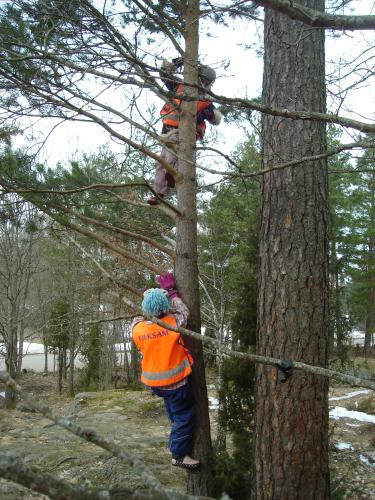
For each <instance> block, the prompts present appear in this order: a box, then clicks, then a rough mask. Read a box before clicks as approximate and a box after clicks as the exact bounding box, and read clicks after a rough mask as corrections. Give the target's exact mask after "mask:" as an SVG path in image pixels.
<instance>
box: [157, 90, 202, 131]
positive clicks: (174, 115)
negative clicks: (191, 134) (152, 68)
mask: <svg viewBox="0 0 375 500" xmlns="http://www.w3.org/2000/svg"><path fill="white" fill-rule="evenodd" d="M183 91H184V86H183V85H182V83H180V84H179V86H178V87H177V91H176V94H182V93H183ZM173 102H174V103H175V105H176V107H173V106H171V105H170V104H169V103H168V102H166V103H165V104H164V106H163V107H162V109H161V111H160V115H161V116H162V117H163V123H164V125H170V126H172V127H176V128H178V126H179V124H180V106H181V99H176V98H175V99H173ZM210 104H211V101H197V113H199V112H200V111H203V110H204V109H206V108H208V106H209V105H210ZM205 131H206V124H205V122H204V121H202V122H201V123H197V135H198V138H199V139H203V137H204V133H205Z"/></svg>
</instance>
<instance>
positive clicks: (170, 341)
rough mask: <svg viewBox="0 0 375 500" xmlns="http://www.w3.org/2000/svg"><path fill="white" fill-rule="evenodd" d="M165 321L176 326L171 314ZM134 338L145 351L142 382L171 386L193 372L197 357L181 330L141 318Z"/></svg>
mask: <svg viewBox="0 0 375 500" xmlns="http://www.w3.org/2000/svg"><path fill="white" fill-rule="evenodd" d="M161 321H164V322H165V323H168V324H169V325H172V326H174V327H175V326H176V320H175V318H174V317H173V316H171V315H168V316H164V317H163V318H161ZM132 338H133V340H134V342H135V344H136V346H137V347H138V349H139V350H140V351H141V352H142V356H143V359H142V375H141V381H142V382H143V383H144V384H145V385H148V386H155V387H158V386H159V387H160V386H167V385H171V384H175V383H177V382H179V381H180V380H182V379H184V378H185V377H187V376H188V375H190V373H191V365H192V364H193V358H192V357H191V355H190V354H189V352H188V350H187V349H186V347H184V343H183V341H182V338H181V335H180V334H179V333H177V332H173V331H172V330H167V329H166V328H164V327H163V326H160V325H157V324H156V323H152V322H151V321H141V322H140V323H137V324H136V325H135V326H134V327H133V331H132Z"/></svg>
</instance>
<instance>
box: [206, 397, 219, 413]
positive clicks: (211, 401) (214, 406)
mask: <svg viewBox="0 0 375 500" xmlns="http://www.w3.org/2000/svg"><path fill="white" fill-rule="evenodd" d="M208 406H209V408H210V410H218V409H219V400H218V399H216V398H214V397H212V396H208Z"/></svg>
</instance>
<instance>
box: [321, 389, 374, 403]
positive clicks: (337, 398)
mask: <svg viewBox="0 0 375 500" xmlns="http://www.w3.org/2000/svg"><path fill="white" fill-rule="evenodd" d="M369 392H371V391H370V389H364V390H361V391H353V392H348V393H347V394H344V395H343V396H334V397H332V398H329V400H330V401H340V400H342V399H349V398H354V397H355V396H360V395H361V394H368V393H369Z"/></svg>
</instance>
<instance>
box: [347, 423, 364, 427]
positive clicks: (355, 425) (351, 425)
mask: <svg viewBox="0 0 375 500" xmlns="http://www.w3.org/2000/svg"><path fill="white" fill-rule="evenodd" d="M346 425H348V426H349V427H361V424H351V423H349V422H347V423H346Z"/></svg>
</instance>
